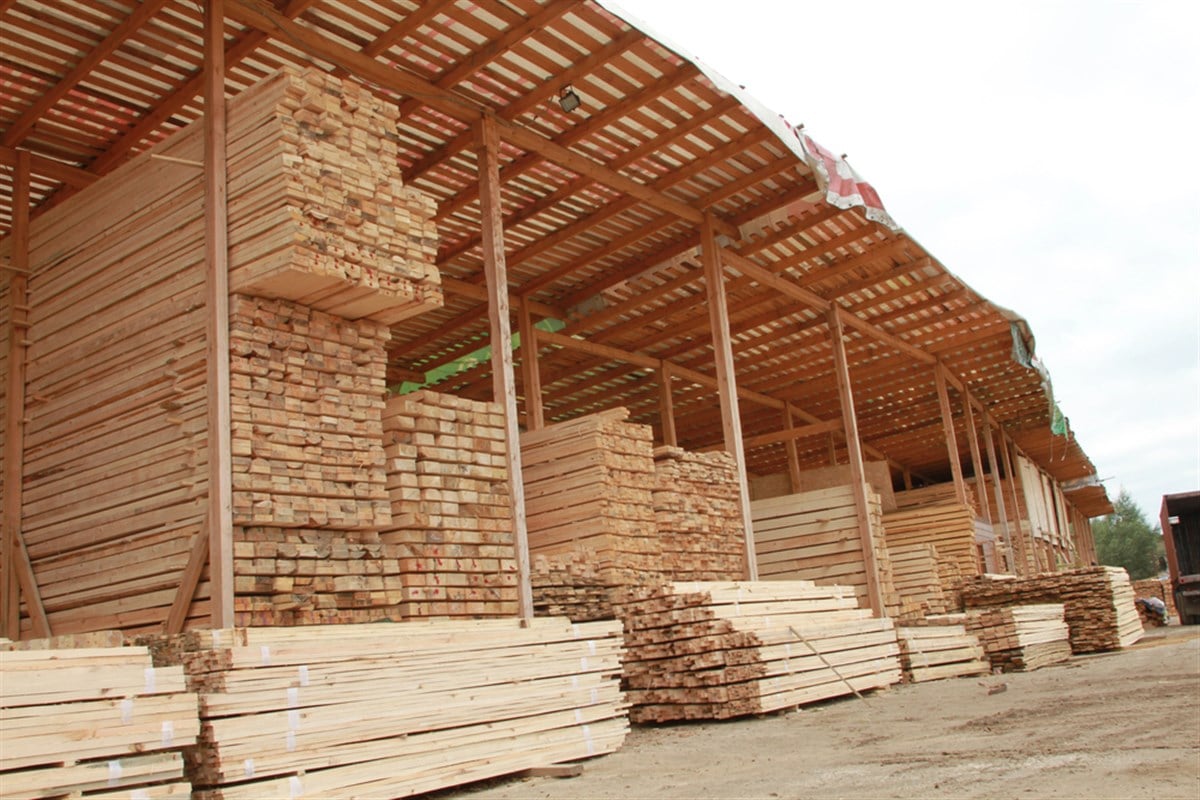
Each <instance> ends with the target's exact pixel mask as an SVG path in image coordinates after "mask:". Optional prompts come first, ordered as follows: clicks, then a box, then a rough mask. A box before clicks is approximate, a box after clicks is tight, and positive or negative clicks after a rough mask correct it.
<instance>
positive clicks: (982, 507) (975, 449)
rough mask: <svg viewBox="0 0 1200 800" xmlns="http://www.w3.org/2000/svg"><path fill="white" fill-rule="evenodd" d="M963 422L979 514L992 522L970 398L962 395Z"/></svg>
mask: <svg viewBox="0 0 1200 800" xmlns="http://www.w3.org/2000/svg"><path fill="white" fill-rule="evenodd" d="M962 406H963V421H964V422H965V423H966V426H967V445H968V446H969V447H970V450H971V469H973V470H975V496H976V497H977V498H978V499H979V514H980V516H982V517H983V518H984V519H986V520H987V521H988V522H991V521H992V506H991V504H990V503H989V502H988V496H987V479H986V478H985V477H984V474H983V458H982V457H981V456H980V454H979V434H978V432H977V431H976V430H975V414H974V412H973V411H972V410H971V396H970V395H969V394H967V393H966V392H965V391H964V392H963V393H962Z"/></svg>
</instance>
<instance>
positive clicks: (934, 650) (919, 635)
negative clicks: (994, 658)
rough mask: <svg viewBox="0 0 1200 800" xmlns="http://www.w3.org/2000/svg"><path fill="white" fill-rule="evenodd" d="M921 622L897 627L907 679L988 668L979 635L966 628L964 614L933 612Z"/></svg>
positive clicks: (974, 672) (978, 672)
mask: <svg viewBox="0 0 1200 800" xmlns="http://www.w3.org/2000/svg"><path fill="white" fill-rule="evenodd" d="M921 623H922V624H919V625H901V626H898V627H897V628H896V635H897V637H898V638H899V640H900V663H901V664H902V665H903V666H904V677H905V678H906V679H907V680H909V681H911V682H913V683H920V682H922V681H935V680H940V679H942V678H958V677H962V676H965V675H984V674H986V673H988V672H990V671H991V664H990V663H989V661H988V658H987V654H986V653H985V652H984V650H983V646H982V645H981V644H980V643H979V637H977V636H976V635H975V634H973V633H971V632H970V631H968V630H967V625H966V623H967V619H966V615H964V614H943V615H935V616H931V617H927V618H926V619H924V620H922V621H921Z"/></svg>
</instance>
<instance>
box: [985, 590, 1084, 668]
mask: <svg viewBox="0 0 1200 800" xmlns="http://www.w3.org/2000/svg"><path fill="white" fill-rule="evenodd" d="M967 630H969V631H971V632H972V633H974V634H975V635H976V636H978V637H979V641H980V643H981V644H982V645H983V649H984V650H985V651H986V652H987V656H988V660H989V661H990V662H991V664H992V667H993V668H995V669H999V670H1001V671H1003V672H1018V671H1031V670H1035V669H1040V668H1041V667H1046V666H1049V665H1051V664H1058V663H1061V662H1063V661H1067V660H1068V659H1070V658H1071V643H1070V640H1069V638H1068V637H1069V633H1068V631H1067V624H1066V622H1064V621H1063V606H1062V603H1042V604H1037V605H1027V606H993V607H990V608H973V609H970V610H969V611H967Z"/></svg>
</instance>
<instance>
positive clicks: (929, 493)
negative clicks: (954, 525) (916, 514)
mask: <svg viewBox="0 0 1200 800" xmlns="http://www.w3.org/2000/svg"><path fill="white" fill-rule="evenodd" d="M957 504H958V492H957V491H956V490H955V488H954V484H953V483H950V482H947V483H933V484H930V485H929V486H922V487H920V488H918V489H906V490H904V491H903V492H896V510H897V511H911V510H912V509H914V508H922V507H924V506H944V505H957ZM967 505H968V506H969V507H970V509H971V515H972V516H975V493H974V492H973V491H972V490H971V488H970V487H968V489H967Z"/></svg>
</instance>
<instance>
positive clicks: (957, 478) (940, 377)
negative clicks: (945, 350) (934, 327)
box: [933, 362, 967, 506]
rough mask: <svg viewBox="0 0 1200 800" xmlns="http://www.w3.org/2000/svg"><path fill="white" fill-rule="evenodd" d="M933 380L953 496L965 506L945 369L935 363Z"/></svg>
mask: <svg viewBox="0 0 1200 800" xmlns="http://www.w3.org/2000/svg"><path fill="white" fill-rule="evenodd" d="M933 380H934V384H935V385H936V386H937V396H938V405H939V406H940V407H941V410H942V430H943V431H944V432H945V435H946V453H947V454H948V455H949V456H950V474H951V475H953V476H954V495H955V497H957V498H958V502H960V503H962V504H963V505H964V506H965V505H966V504H967V487H966V485H965V484H964V483H963V474H962V463H961V462H960V461H959V458H958V436H957V435H955V433H954V415H953V412H952V411H951V410H950V394H949V392H947V391H946V369H945V367H943V366H942V365H941V363H940V362H939V363H937V364H935V365H934V367H933Z"/></svg>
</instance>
